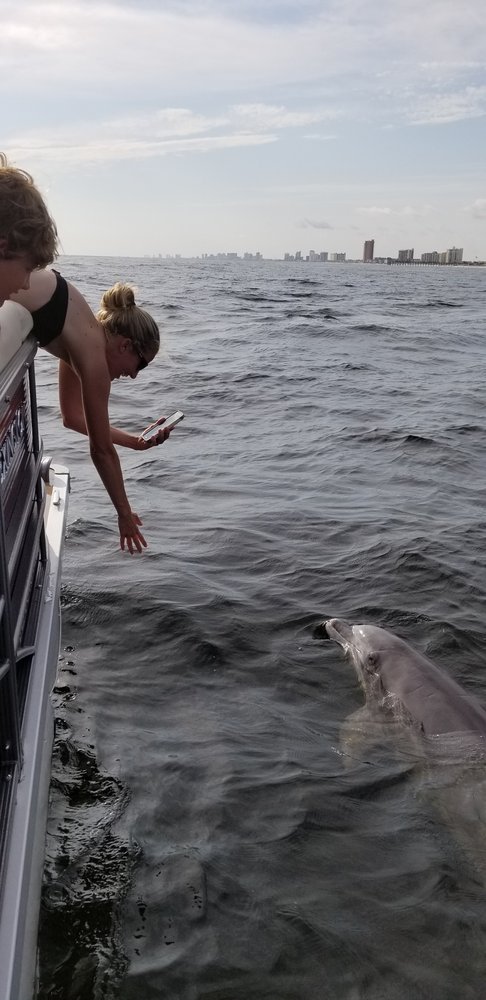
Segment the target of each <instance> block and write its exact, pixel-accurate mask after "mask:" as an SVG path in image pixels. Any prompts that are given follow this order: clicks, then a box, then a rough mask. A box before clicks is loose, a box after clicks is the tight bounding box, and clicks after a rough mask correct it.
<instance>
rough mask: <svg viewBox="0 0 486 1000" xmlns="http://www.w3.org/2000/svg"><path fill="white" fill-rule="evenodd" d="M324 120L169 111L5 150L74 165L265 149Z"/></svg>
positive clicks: (251, 111) (39, 133)
mask: <svg viewBox="0 0 486 1000" xmlns="http://www.w3.org/2000/svg"><path fill="white" fill-rule="evenodd" d="M326 115H327V112H326V111H322V110H320V111H313V112H305V111H291V110H289V109H288V108H286V107H285V106H283V105H281V106H278V107H276V106H271V105H266V104H252V105H237V106H233V107H231V108H230V109H229V111H228V112H225V113H223V114H221V115H213V116H210V115H202V114H199V113H196V112H194V111H193V110H191V109H190V108H177V107H168V108H159V109H155V110H153V111H151V112H150V113H148V112H145V113H144V112H141V113H140V114H134V115H127V116H123V117H119V116H116V117H114V118H112V119H108V120H105V121H101V122H97V123H92V122H84V123H77V124H70V125H68V126H62V127H52V128H51V129H50V130H46V129H45V128H44V129H42V130H38V129H31V130H29V131H28V132H24V133H17V134H16V135H12V136H10V138H9V140H8V143H7V144H6V145H7V147H8V149H9V152H10V155H11V156H13V158H14V159H16V160H18V159H21V158H22V157H25V156H28V157H33V158H37V159H39V158H41V159H42V160H51V161H52V162H56V163H58V164H60V163H66V164H71V163H74V162H76V160H78V161H79V162H84V163H86V162H91V163H96V162H98V163H99V162H102V161H110V160H112V161H117V160H126V159H135V158H137V157H138V158H141V159H146V158H147V157H153V156H169V155H171V154H172V155H174V154H178V155H180V154H182V153H207V152H211V151H215V150H220V149H231V148H235V147H237V146H239V147H243V146H259V145H265V144H268V143H272V142H276V141H277V140H278V135H277V134H276V133H277V130H283V129H288V128H296V127H298V126H301V125H307V124H309V122H311V121H320V120H322V118H323V117H326ZM214 133H218V134H214Z"/></svg>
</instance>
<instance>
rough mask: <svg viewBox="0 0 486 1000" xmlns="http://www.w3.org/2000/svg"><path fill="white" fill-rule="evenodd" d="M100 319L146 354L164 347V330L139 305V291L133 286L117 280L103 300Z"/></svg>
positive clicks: (97, 314)
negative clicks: (162, 343) (162, 338)
mask: <svg viewBox="0 0 486 1000" xmlns="http://www.w3.org/2000/svg"><path fill="white" fill-rule="evenodd" d="M96 319H97V320H98V321H99V322H100V323H101V324H102V325H103V326H104V328H105V331H106V332H107V333H109V334H111V335H112V336H114V337H115V336H119V337H128V338H129V339H130V340H131V341H132V343H133V344H134V345H135V347H137V348H138V350H139V351H141V353H142V354H145V353H146V352H147V351H155V352H156V353H157V351H158V350H159V347H160V333H159V328H158V326H157V323H156V322H155V320H154V319H153V318H152V316H151V315H150V313H148V312H146V311H145V309H140V307H139V306H137V305H136V304H135V290H134V289H133V288H132V286H131V285H127V284H124V283H122V282H120V281H117V283H116V285H113V287H112V288H109V289H108V291H107V292H105V293H104V295H103V296H102V299H101V308H100V309H99V311H98V312H97V313H96Z"/></svg>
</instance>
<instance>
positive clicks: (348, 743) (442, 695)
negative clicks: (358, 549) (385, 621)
mask: <svg viewBox="0 0 486 1000" xmlns="http://www.w3.org/2000/svg"><path fill="white" fill-rule="evenodd" d="M322 629H324V631H325V633H326V634H327V636H328V637H329V638H330V639H332V640H334V641H335V642H337V643H339V645H340V646H341V647H342V648H343V650H344V652H345V654H346V655H347V656H348V657H349V659H350V660H351V661H352V663H353V664H354V666H355V668H356V671H357V674H358V677H359V680H360V682H361V684H362V686H363V688H364V691H365V696H366V704H365V706H364V707H363V708H361V709H358V711H357V712H354V713H353V714H352V715H351V716H350V717H349V718H348V719H347V720H346V721H345V723H344V725H343V730H342V734H341V745H342V746H343V748H344V757H345V758H349V759H350V760H352V759H355V758H354V753H349V750H350V749H351V750H352V751H354V750H355V746H356V743H358V745H359V747H360V749H361V750H362V749H363V738H364V742H365V743H367V744H369V743H370V742H374V741H375V738H376V736H377V733H378V741H379V742H381V738H382V737H383V733H384V730H387V734H386V735H387V738H389V737H390V736H392V737H393V742H394V743H395V742H396V740H397V738H398V739H400V737H401V736H403V737H404V739H405V743H404V744H403V743H401V745H402V749H403V748H405V753H406V758H408V760H409V761H410V763H411V764H412V769H411V772H410V771H409V772H408V773H409V774H410V773H412V772H414V771H415V772H416V771H417V767H418V773H419V775H420V778H421V783H422V784H421V786H420V787H421V791H422V792H423V793H424V794H425V795H426V798H427V799H428V800H429V801H430V800H431V803H432V805H433V806H434V807H435V811H436V812H438V814H439V816H440V817H441V819H442V821H443V822H444V823H445V825H446V826H447V827H448V828H449V829H450V831H451V832H452V833H453V836H454V840H455V841H456V842H457V843H458V844H459V845H460V847H461V848H462V851H463V853H464V854H465V855H466V856H467V857H468V858H469V861H470V862H472V865H473V868H474V869H475V871H476V874H477V875H479V876H480V880H481V884H482V885H483V886H486V766H485V765H486V710H485V709H484V708H483V707H482V705H481V704H480V702H479V701H478V700H477V699H476V698H475V697H474V696H473V695H471V694H469V693H468V692H466V691H465V690H463V688H461V687H460V685H459V684H457V683H456V682H455V681H454V680H453V679H452V678H451V677H449V676H448V675H447V674H446V673H444V672H443V671H442V670H441V669H440V668H439V667H437V666H436V665H435V664H434V663H432V661H431V660H429V659H428V657H427V656H424V655H423V654H422V653H420V652H418V651H417V650H415V649H412V647H411V646H409V645H408V643H406V642H405V641H404V640H403V639H400V638H398V636H396V635H393V633H391V632H388V631H387V629H384V628H379V627H378V626H376V625H350V624H347V623H346V622H343V621H340V620H339V619H337V618H332V619H330V620H329V621H326V622H323V623H322V625H321V626H320V630H321V631H322ZM377 721H378V723H379V725H378V729H377V728H376V723H377ZM380 722H384V723H385V725H384V726H381V725H380ZM390 722H391V723H392V726H391V727H390ZM400 742H401V740H400ZM365 763H366V762H365Z"/></svg>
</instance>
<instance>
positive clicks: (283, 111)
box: [231, 104, 340, 130]
mask: <svg viewBox="0 0 486 1000" xmlns="http://www.w3.org/2000/svg"><path fill="white" fill-rule="evenodd" d="M231 110H232V111H233V112H234V113H235V115H236V117H237V118H240V119H242V121H243V122H247V123H248V125H250V126H251V127H252V128H254V129H258V128H261V129H264V130H266V129H278V128H302V126H306V125H314V124H315V123H316V122H322V121H324V120H325V119H330V118H338V117H339V114H340V112H339V111H337V110H336V109H329V108H319V109H317V110H309V111H292V110H290V109H289V108H286V107H284V106H275V105H271V104H235V105H234V106H233V108H232V109H231Z"/></svg>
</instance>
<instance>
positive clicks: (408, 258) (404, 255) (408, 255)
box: [398, 249, 413, 264]
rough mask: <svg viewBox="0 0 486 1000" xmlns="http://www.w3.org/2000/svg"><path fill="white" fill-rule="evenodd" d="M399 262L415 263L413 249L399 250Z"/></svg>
mask: <svg viewBox="0 0 486 1000" xmlns="http://www.w3.org/2000/svg"><path fill="white" fill-rule="evenodd" d="M398 262H399V264H412V263H413V249H412V250H399V251H398Z"/></svg>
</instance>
